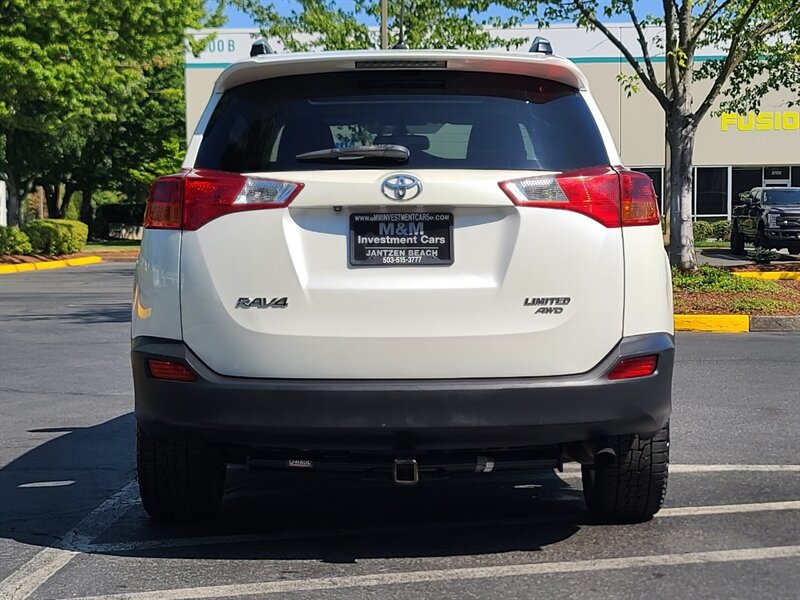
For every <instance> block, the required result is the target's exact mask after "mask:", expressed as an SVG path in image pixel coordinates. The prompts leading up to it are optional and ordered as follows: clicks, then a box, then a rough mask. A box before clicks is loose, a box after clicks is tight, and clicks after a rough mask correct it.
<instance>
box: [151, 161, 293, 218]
mask: <svg viewBox="0 0 800 600" xmlns="http://www.w3.org/2000/svg"><path fill="white" fill-rule="evenodd" d="M301 189H303V184H302V183H294V182H291V181H278V180H275V179H262V178H259V177H247V176H246V175H239V174H236V173H223V172H221V171H212V170H208V169H199V170H193V171H184V172H182V173H178V174H175V175H167V176H165V177H159V178H158V179H156V180H155V181H154V182H153V185H152V186H151V188H150V196H149V197H148V199H147V209H146V210H145V218H144V226H145V227H148V228H150V229H184V230H188V231H193V230H196V229H199V228H200V227H202V226H203V225H205V224H206V223H208V222H209V221H212V220H214V219H216V218H217V217H221V216H222V215H226V214H229V213H234V212H241V211H245V210H261V209H266V208H284V207H286V206H288V205H289V203H290V202H291V201H292V200H294V198H295V196H297V194H298V193H299V192H300V190H301Z"/></svg>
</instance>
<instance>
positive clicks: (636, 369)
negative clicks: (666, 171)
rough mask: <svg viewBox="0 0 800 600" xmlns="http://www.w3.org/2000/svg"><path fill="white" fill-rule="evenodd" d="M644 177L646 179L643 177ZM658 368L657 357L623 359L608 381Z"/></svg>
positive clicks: (633, 376) (644, 373) (652, 371)
mask: <svg viewBox="0 0 800 600" xmlns="http://www.w3.org/2000/svg"><path fill="white" fill-rule="evenodd" d="M645 177H647V176H646V175H645ZM656 367H658V355H657V354H653V355H650V356H637V357H636V358H623V359H622V360H620V361H619V362H618V363H617V364H616V365H614V368H613V369H611V372H610V373H609V374H608V378H609V379H633V378H635V377H646V376H647V375H652V374H653V373H655V372H656Z"/></svg>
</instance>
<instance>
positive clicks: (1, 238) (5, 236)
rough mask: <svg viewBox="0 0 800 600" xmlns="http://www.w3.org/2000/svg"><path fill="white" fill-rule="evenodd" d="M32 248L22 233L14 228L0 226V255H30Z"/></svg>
mask: <svg viewBox="0 0 800 600" xmlns="http://www.w3.org/2000/svg"><path fill="white" fill-rule="evenodd" d="M32 252H33V246H31V241H30V240H29V239H28V236H27V235H25V233H24V232H22V231H20V230H19V229H18V228H16V227H4V226H0V254H31V253H32Z"/></svg>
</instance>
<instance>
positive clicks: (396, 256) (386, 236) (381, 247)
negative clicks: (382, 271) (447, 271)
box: [350, 212, 453, 266]
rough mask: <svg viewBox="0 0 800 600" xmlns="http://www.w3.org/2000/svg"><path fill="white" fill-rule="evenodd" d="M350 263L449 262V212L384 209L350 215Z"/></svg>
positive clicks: (450, 214) (364, 264)
mask: <svg viewBox="0 0 800 600" xmlns="http://www.w3.org/2000/svg"><path fill="white" fill-rule="evenodd" d="M350 264H351V265H353V266H397V265H402V266H411V265H451V264H453V213H443V212H386V213H355V214H352V215H350Z"/></svg>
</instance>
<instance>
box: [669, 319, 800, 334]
mask: <svg viewBox="0 0 800 600" xmlns="http://www.w3.org/2000/svg"><path fill="white" fill-rule="evenodd" d="M675 331H710V332H714V333H748V332H751V331H754V332H755V331H800V316H774V317H773V316H752V317H751V316H750V315H675Z"/></svg>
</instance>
